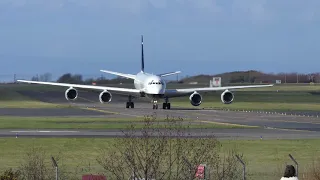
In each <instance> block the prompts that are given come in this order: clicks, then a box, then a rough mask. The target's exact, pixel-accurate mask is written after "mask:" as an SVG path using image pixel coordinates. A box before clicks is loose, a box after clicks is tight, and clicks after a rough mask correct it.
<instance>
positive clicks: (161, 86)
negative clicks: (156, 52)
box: [134, 72, 166, 98]
mask: <svg viewBox="0 0 320 180" xmlns="http://www.w3.org/2000/svg"><path fill="white" fill-rule="evenodd" d="M134 87H135V88H136V89H138V90H141V91H142V92H144V93H145V95H146V96H148V97H150V98H162V97H163V96H164V94H165V91H166V83H165V81H164V80H163V79H161V77H160V76H156V75H153V74H148V73H145V72H139V73H138V74H137V75H136V78H135V80H134Z"/></svg>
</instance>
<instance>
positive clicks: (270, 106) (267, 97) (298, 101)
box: [172, 91, 320, 111]
mask: <svg viewBox="0 0 320 180" xmlns="http://www.w3.org/2000/svg"><path fill="white" fill-rule="evenodd" d="M220 96H221V92H216V93H208V94H204V95H203V101H202V104H201V105H200V106H199V107H200V108H213V109H233V110H269V111H319V109H320V95H313V94H310V93H306V92H300V93H299V92H294V93H292V92H285V93H283V92H240V91H239V92H238V91H237V92H235V93H234V96H235V97H234V102H233V103H232V104H223V103H222V102H221V99H220ZM172 105H173V106H180V107H193V106H192V105H191V104H190V101H189V99H188V98H185V97H183V98H176V99H172Z"/></svg>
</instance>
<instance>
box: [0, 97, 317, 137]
mask: <svg viewBox="0 0 320 180" xmlns="http://www.w3.org/2000/svg"><path fill="white" fill-rule="evenodd" d="M21 93H22V94H24V95H27V96H30V97H32V98H36V99H39V100H41V101H45V102H52V103H70V102H67V101H66V100H65V98H64V92H41V93H35V92H21ZM79 93H80V94H79V99H78V100H77V101H75V102H74V103H72V104H73V105H75V106H79V107H83V108H90V109H93V110H96V111H92V113H93V114H92V115H100V116H101V115H103V116H106V117H108V116H113V117H143V116H144V115H151V114H153V113H155V114H156V115H157V116H158V117H160V118H164V117H167V116H169V117H172V116H173V117H182V118H185V119H194V120H198V121H202V122H208V123H210V122H221V123H232V124H241V125H250V126H260V127H262V129H254V130H253V129H219V130H217V129H215V130H213V131H211V132H210V133H211V134H212V133H214V134H215V135H216V136H217V137H220V138H231V137H238V138H240V137H241V138H254V139H255V138H260V136H262V137H263V138H315V137H320V118H316V117H303V116H291V115H281V114H266V113H253V112H232V111H217V110H199V109H194V108H189V109H186V108H178V107H174V104H172V109H171V110H163V109H157V110H153V109H152V104H151V103H150V102H146V100H145V99H135V100H134V101H135V108H134V109H126V108H125V102H126V101H127V98H126V97H124V96H118V95H113V100H112V102H111V103H110V104H100V103H98V95H99V92H98V93H93V92H90V93H85V92H79ZM186 98H187V97H186ZM29 111H34V110H32V109H29ZM35 111H36V110H35ZM83 112H84V111H82V112H81V113H80V112H79V113H78V115H82V114H84V113H83ZM0 113H1V110H0ZM19 114H21V111H20V110H17V111H16V115H19ZM44 114H45V112H44ZM71 114H72V113H71ZM71 114H70V115H71ZM64 115H68V113H64ZM282 129H290V130H282ZM119 133H120V131H111V130H108V131H100V132H97V131H88V130H81V131H78V132H64V133H63V132H59V131H58V132H57V131H53V132H47V131H44V132H20V133H19V134H20V135H21V136H43V137H47V136H65V137H101V136H103V137H114V136H118V135H119ZM201 133H202V132H196V130H194V132H193V135H194V136H199V134H200V135H201ZM14 134H15V132H11V131H9V130H3V131H1V133H0V136H13V135H14ZM202 134H203V133H202ZM206 135H208V134H206Z"/></svg>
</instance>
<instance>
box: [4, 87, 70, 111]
mask: <svg viewBox="0 0 320 180" xmlns="http://www.w3.org/2000/svg"><path fill="white" fill-rule="evenodd" d="M61 107H67V106H66V105H57V104H51V103H46V102H41V101H37V100H34V99H31V98H29V97H26V96H23V95H21V94H20V93H17V92H16V91H13V90H10V89H8V88H1V87H0V108H61Z"/></svg>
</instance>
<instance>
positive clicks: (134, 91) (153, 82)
mask: <svg viewBox="0 0 320 180" xmlns="http://www.w3.org/2000/svg"><path fill="white" fill-rule="evenodd" d="M100 71H101V72H104V73H109V74H113V75H117V76H121V77H125V78H129V79H132V80H134V87H135V88H119V87H106V86H96V85H81V84H68V83H55V82H41V81H27V80H17V81H18V82H24V83H31V84H43V85H52V86H64V87H69V88H68V89H67V90H66V91H65V98H66V99H67V100H68V101H70V100H76V99H77V97H78V91H77V90H76V89H75V88H80V89H93V90H101V91H102V92H101V93H100V94H99V97H98V98H99V101H100V103H109V102H111V100H112V93H114V94H122V95H126V96H128V101H127V102H126V108H134V102H133V100H132V99H134V98H139V97H147V98H149V99H151V100H152V102H153V109H158V101H159V100H164V102H163V104H162V107H163V109H171V103H170V102H169V98H174V97H182V96H189V100H190V103H191V105H193V106H199V105H200V104H201V103H202V96H201V94H200V93H204V92H210V91H223V92H222V93H221V101H222V103H224V104H231V103H232V102H233V100H234V94H233V93H232V92H231V91H230V90H232V89H243V88H259V87H260V88H261V87H271V86H273V84H268V85H248V86H225V87H202V88H184V89H167V88H166V82H165V81H164V80H163V77H166V76H170V75H174V74H178V73H181V71H176V72H169V73H163V74H158V75H154V74H150V73H147V72H145V69H144V52H143V35H141V71H140V72H138V73H137V74H125V73H120V72H114V71H108V70H100Z"/></svg>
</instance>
